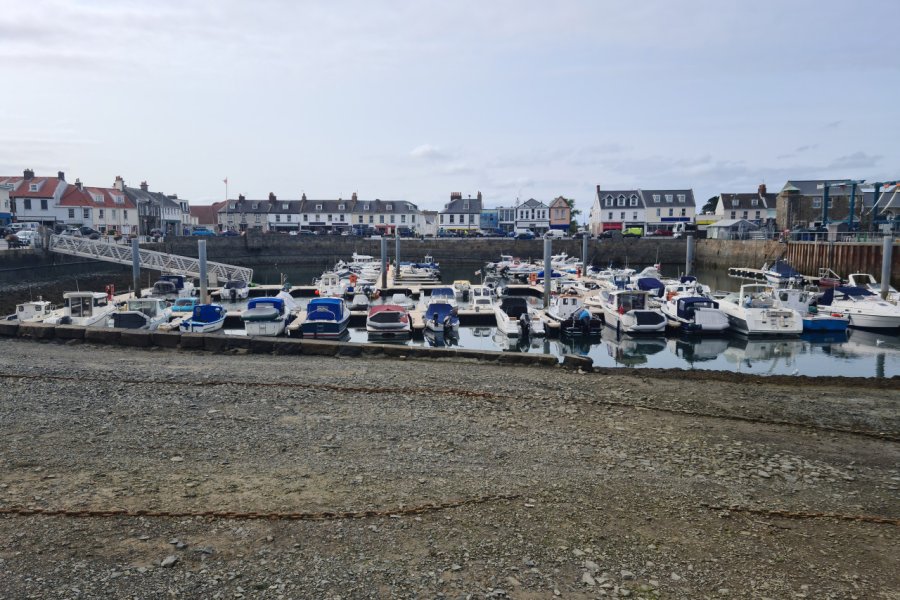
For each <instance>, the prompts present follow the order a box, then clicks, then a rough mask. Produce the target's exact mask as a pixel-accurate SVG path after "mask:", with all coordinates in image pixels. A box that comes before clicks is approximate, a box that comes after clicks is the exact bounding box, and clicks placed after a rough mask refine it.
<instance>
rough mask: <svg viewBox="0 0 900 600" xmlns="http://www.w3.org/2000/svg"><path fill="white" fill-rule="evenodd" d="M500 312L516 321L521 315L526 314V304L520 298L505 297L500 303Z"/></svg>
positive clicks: (523, 299)
mask: <svg viewBox="0 0 900 600" xmlns="http://www.w3.org/2000/svg"><path fill="white" fill-rule="evenodd" d="M500 310H502V311H503V312H505V313H506V314H507V315H509V317H510V318H512V319H518V318H519V317H521V316H522V314H523V313H527V312H528V302H526V300H525V298H522V297H521V296H507V297H506V298H504V299H503V300H501V301H500Z"/></svg>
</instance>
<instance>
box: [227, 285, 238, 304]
mask: <svg viewBox="0 0 900 600" xmlns="http://www.w3.org/2000/svg"><path fill="white" fill-rule="evenodd" d="M228 291H229V293H230V294H231V301H232V302H236V301H237V289H236V288H231V289H230V290H228Z"/></svg>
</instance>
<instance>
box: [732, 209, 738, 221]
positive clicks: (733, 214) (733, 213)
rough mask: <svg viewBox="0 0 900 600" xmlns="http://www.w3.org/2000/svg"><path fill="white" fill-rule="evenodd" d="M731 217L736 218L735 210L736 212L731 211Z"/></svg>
mask: <svg viewBox="0 0 900 600" xmlns="http://www.w3.org/2000/svg"><path fill="white" fill-rule="evenodd" d="M731 218H732V219H736V218H737V212H736V211H731Z"/></svg>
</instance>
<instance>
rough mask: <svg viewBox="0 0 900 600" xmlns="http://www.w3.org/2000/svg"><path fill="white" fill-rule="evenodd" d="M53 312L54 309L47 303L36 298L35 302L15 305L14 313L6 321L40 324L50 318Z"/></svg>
mask: <svg viewBox="0 0 900 600" xmlns="http://www.w3.org/2000/svg"><path fill="white" fill-rule="evenodd" d="M55 310H56V308H55V307H54V306H53V305H52V304H50V302H49V301H47V300H43V299H41V297H40V296H38V299H37V300H30V301H28V302H23V303H22V304H16V312H14V313H13V314H11V315H9V316H8V317H6V320H7V321H19V322H20V323H40V322H41V321H43V320H44V319H48V318H50V317H52V316H53V313H54V311H55Z"/></svg>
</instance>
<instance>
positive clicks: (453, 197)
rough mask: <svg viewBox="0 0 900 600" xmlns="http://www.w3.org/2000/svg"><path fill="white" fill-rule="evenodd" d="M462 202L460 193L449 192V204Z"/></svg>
mask: <svg viewBox="0 0 900 600" xmlns="http://www.w3.org/2000/svg"><path fill="white" fill-rule="evenodd" d="M454 200H462V192H450V202H453V201H454Z"/></svg>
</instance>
